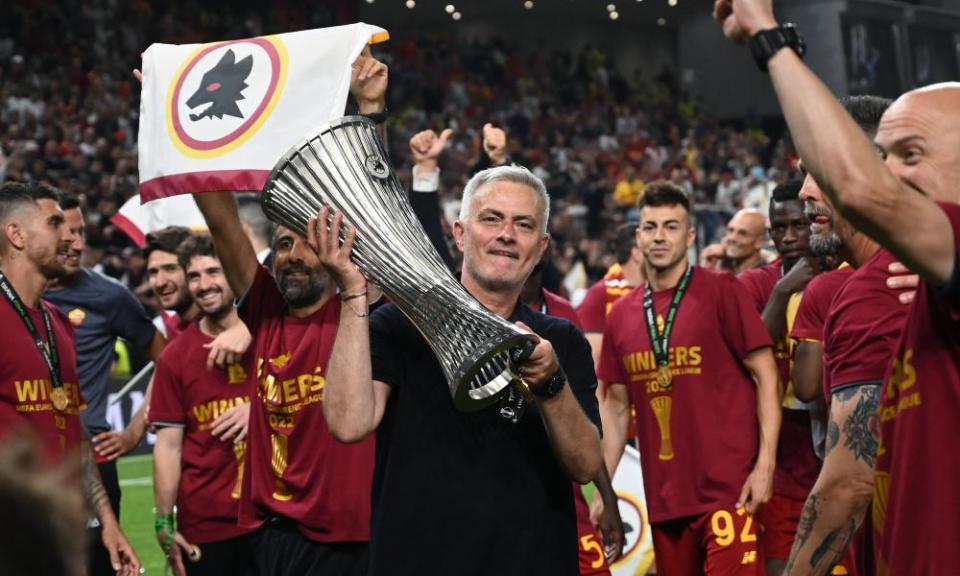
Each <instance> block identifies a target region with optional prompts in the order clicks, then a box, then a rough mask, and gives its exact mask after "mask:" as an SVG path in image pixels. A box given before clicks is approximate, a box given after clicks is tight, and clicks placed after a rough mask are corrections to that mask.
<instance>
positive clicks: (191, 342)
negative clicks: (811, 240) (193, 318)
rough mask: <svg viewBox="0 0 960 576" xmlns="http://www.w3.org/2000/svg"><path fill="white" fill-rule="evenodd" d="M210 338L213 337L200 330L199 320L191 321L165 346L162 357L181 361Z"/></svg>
mask: <svg viewBox="0 0 960 576" xmlns="http://www.w3.org/2000/svg"><path fill="white" fill-rule="evenodd" d="M210 340H211V338H209V337H208V336H206V335H204V334H203V332H201V331H200V327H199V325H198V323H197V322H191V323H190V324H189V325H187V326H186V327H185V328H184V329H183V331H182V332H180V334H178V335H177V337H176V338H174V339H172V340H170V341H169V342H168V343H167V345H166V346H164V348H163V351H162V352H161V353H160V358H163V359H165V360H167V361H168V362H170V363H177V362H180V361H182V360H183V359H184V358H186V357H187V355H188V354H190V352H192V351H195V350H196V349H197V348H200V347H201V346H202V345H203V344H206V343H207V342H208V341H210Z"/></svg>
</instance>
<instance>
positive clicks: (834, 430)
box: [825, 420, 840, 454]
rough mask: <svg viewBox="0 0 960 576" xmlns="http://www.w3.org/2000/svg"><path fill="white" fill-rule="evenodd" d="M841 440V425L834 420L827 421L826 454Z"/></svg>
mask: <svg viewBox="0 0 960 576" xmlns="http://www.w3.org/2000/svg"><path fill="white" fill-rule="evenodd" d="M839 441H840V427H839V426H837V423H836V422H834V421H833V420H830V422H828V423H827V447H826V451H825V454H829V453H830V451H831V450H833V447H834V446H836V445H837V442H839Z"/></svg>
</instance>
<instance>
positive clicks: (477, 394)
mask: <svg viewBox="0 0 960 576" xmlns="http://www.w3.org/2000/svg"><path fill="white" fill-rule="evenodd" d="M535 346H536V340H535V338H534V337H533V336H532V335H530V334H512V335H509V336H507V337H506V338H504V337H503V335H498V336H496V337H494V338H491V339H490V340H487V341H486V342H484V343H483V344H481V345H480V346H478V347H477V348H476V349H475V350H474V351H473V353H472V354H470V356H468V357H466V358H464V359H463V361H462V362H461V363H460V366H459V367H457V371H456V373H455V374H454V381H455V382H457V390H456V392H455V393H454V396H453V403H454V406H456V407H457V409H458V410H462V411H464V412H476V411H477V410H482V409H483V408H486V407H487V406H489V405H491V404H494V403H495V402H497V401H498V400H499V398H500V394H501V392H503V391H504V390H505V389H506V388H507V387H508V386H510V384H511V383H512V382H513V380H514V378H515V377H516V372H515V371H514V369H513V367H514V366H515V365H517V364H519V363H521V362H523V360H526V358H527V357H528V356H529V355H530V353H531V352H533V349H534V347H535Z"/></svg>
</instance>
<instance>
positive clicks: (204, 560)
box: [150, 234, 254, 575]
mask: <svg viewBox="0 0 960 576" xmlns="http://www.w3.org/2000/svg"><path fill="white" fill-rule="evenodd" d="M178 256H179V258H180V265H181V266H182V267H183V269H184V270H186V276H187V285H188V287H189V289H190V295H191V296H192V298H193V301H194V302H195V303H196V305H197V306H198V307H199V308H200V311H201V312H202V314H203V315H202V316H201V317H200V320H199V321H196V322H193V323H191V324H190V325H189V326H188V327H187V328H186V329H185V330H184V331H183V332H182V333H181V334H180V336H178V337H177V339H176V340H175V341H174V342H172V343H171V344H170V346H168V347H167V350H165V351H164V353H163V354H162V355H161V356H160V359H159V360H157V372H156V376H155V378H154V383H153V393H152V398H151V409H150V420H151V422H152V423H153V425H154V427H156V428H157V444H156V446H155V447H154V450H153V454H154V493H155V496H156V513H157V517H158V518H159V519H161V520H162V522H160V523H158V525H157V539H158V540H159V541H160V546H161V547H162V548H163V550H164V553H165V554H166V555H167V556H168V558H169V559H170V562H171V565H172V566H173V568H174V571H175V572H176V573H177V574H178V575H182V574H184V573H186V574H190V575H197V574H201V575H202V574H210V575H219V574H242V573H243V572H244V570H245V569H246V568H247V566H248V564H249V561H250V545H251V541H250V538H248V537H246V534H248V533H249V532H250V530H251V529H250V528H244V527H242V526H240V525H238V523H237V516H238V511H239V505H240V497H241V492H242V490H241V487H242V478H243V469H244V456H245V451H246V442H245V435H246V428H245V427H244V428H241V427H240V426H239V425H234V428H233V429H231V430H227V431H225V433H222V434H221V433H220V430H218V429H217V426H216V422H217V420H218V418H219V417H220V416H221V415H223V414H225V413H226V412H227V411H228V410H230V409H233V408H243V411H244V413H245V414H244V418H246V415H247V414H249V406H250V391H251V385H250V382H251V381H250V379H249V378H248V374H249V373H250V372H251V371H252V370H253V368H254V367H253V366H252V365H251V363H250V362H249V359H250V358H252V355H249V354H248V355H247V356H245V357H244V358H242V359H241V362H239V363H235V364H228V365H227V366H224V367H213V368H209V367H208V366H207V352H206V346H207V345H209V344H210V343H211V342H212V341H213V339H214V338H215V337H216V336H217V335H219V334H221V333H222V332H223V331H225V330H228V329H229V328H231V327H232V326H234V325H236V324H237V323H239V322H240V317H239V316H238V315H237V311H236V308H234V305H233V302H234V293H233V291H232V290H231V289H230V286H229V284H228V283H227V281H226V277H225V276H224V273H223V268H222V267H221V264H220V260H219V258H218V257H217V254H216V252H215V251H214V248H213V241H212V240H211V239H210V237H209V236H207V235H199V234H198V235H194V236H191V237H190V238H188V239H187V240H186V241H184V242H183V243H182V244H180V247H179V254H178ZM174 505H176V514H174ZM195 550H199V551H200V552H199V554H197V553H196V552H195ZM184 555H186V556H187V557H188V558H189V559H190V562H184ZM197 556H199V557H197Z"/></svg>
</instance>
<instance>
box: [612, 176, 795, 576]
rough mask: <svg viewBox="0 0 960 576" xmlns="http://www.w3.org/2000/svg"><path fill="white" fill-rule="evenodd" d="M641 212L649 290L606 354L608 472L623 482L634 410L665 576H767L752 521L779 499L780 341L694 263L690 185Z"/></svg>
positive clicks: (632, 302)
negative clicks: (619, 471)
mask: <svg viewBox="0 0 960 576" xmlns="http://www.w3.org/2000/svg"><path fill="white" fill-rule="evenodd" d="M638 208H639V210H640V228H639V229H638V232H637V239H638V243H639V245H640V248H641V250H643V255H644V258H645V276H646V279H647V281H646V283H645V284H643V285H642V286H641V287H638V288H637V289H636V290H634V291H633V292H631V293H630V294H628V295H627V296H624V297H623V298H621V299H620V301H618V302H617V303H616V304H614V306H613V310H612V311H611V313H610V316H609V317H608V318H607V327H606V329H605V331H604V334H603V348H602V351H601V354H600V368H599V371H598V372H599V376H600V378H601V379H602V380H603V381H604V383H605V384H606V385H607V386H608V392H607V397H606V399H605V402H606V403H607V404H608V405H609V409H608V410H606V411H605V413H609V414H611V415H613V418H612V419H610V420H607V421H605V422H604V425H605V435H604V456H605V460H606V465H607V467H608V469H609V472H610V475H611V476H613V475H614V473H615V471H616V468H617V464H618V463H619V461H620V457H621V456H622V454H623V447H624V445H625V444H626V441H627V430H628V428H629V424H630V417H631V416H630V414H631V411H630V402H631V400H632V401H633V407H634V411H635V414H636V416H635V418H636V427H637V435H638V440H639V441H640V457H641V463H642V464H643V481H644V488H645V492H646V495H647V504H648V506H649V508H650V522H651V527H652V529H653V547H654V551H655V553H656V554H655V555H656V562H657V572H658V573H659V574H750V575H754V574H765V573H766V570H765V567H764V566H763V563H762V562H761V558H762V556H761V555H760V554H759V553H758V547H757V532H758V530H757V526H756V524H755V523H754V516H753V514H754V513H755V512H756V511H757V509H758V507H759V506H760V505H761V504H763V503H764V502H767V501H768V500H769V499H770V496H771V494H772V488H773V473H774V466H775V464H776V459H777V437H778V435H779V432H780V419H781V410H780V389H779V384H778V382H777V366H776V362H775V360H774V356H773V351H772V342H771V339H770V336H769V334H768V333H767V329H766V327H765V326H764V324H763V322H762V320H761V318H760V314H759V313H758V312H757V311H756V310H755V309H754V307H753V305H752V304H751V303H750V300H749V298H748V297H747V295H746V293H745V291H744V290H743V288H742V286H740V285H739V284H738V282H737V279H736V278H735V277H734V276H732V275H730V274H725V273H718V272H714V271H711V270H706V269H703V268H699V267H694V266H691V265H690V264H689V263H688V261H687V250H688V249H689V247H690V246H691V245H693V242H694V240H695V233H696V232H695V229H694V227H693V222H692V216H691V211H690V200H689V198H687V196H686V194H684V192H683V191H682V190H681V189H680V188H679V187H677V186H676V185H674V184H672V183H670V182H664V181H661V182H654V183H651V184H650V185H648V186H647V188H646V189H645V190H644V194H643V197H642V198H641V199H640V201H639V203H638ZM628 390H629V392H628ZM718 407H722V409H718ZM758 423H759V425H758Z"/></svg>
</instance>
